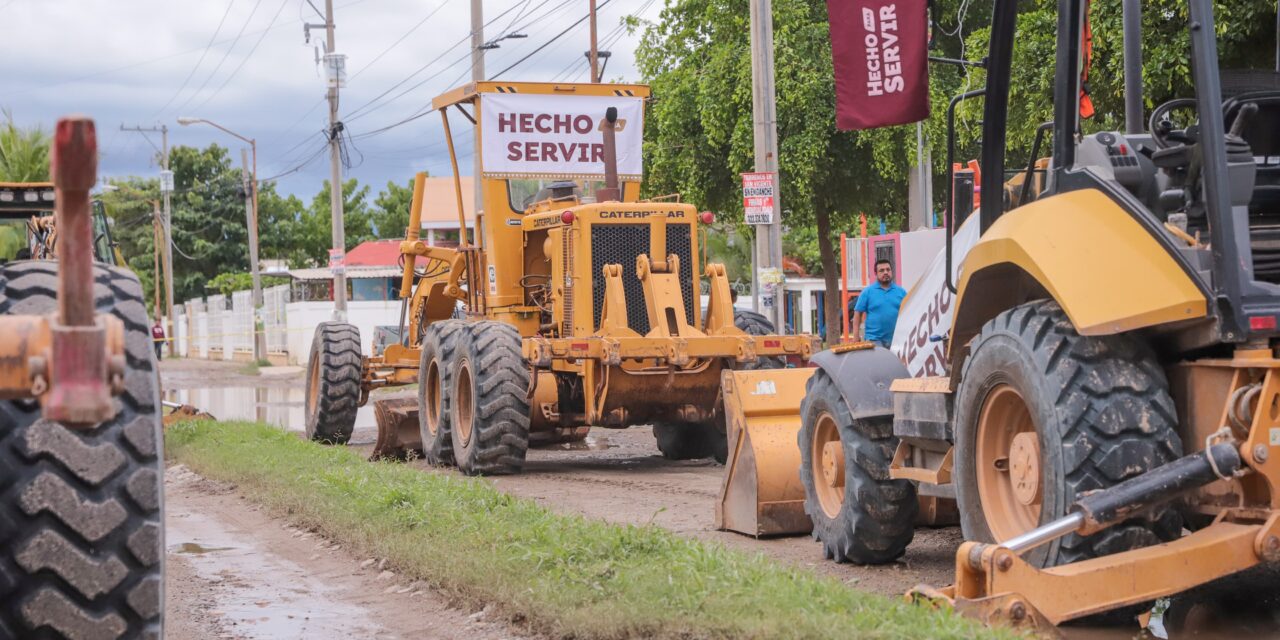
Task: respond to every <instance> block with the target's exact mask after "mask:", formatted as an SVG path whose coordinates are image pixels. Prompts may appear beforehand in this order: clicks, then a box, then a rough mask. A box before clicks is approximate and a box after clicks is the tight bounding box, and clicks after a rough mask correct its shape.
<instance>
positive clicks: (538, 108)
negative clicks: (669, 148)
mask: <svg viewBox="0 0 1280 640" xmlns="http://www.w3.org/2000/svg"><path fill="white" fill-rule="evenodd" d="M609 107H616V108H617V109H618V122H617V125H616V126H617V129H616V130H615V131H616V133H615V136H616V137H615V142H616V146H617V154H618V176H619V177H620V178H622V179H624V180H639V179H640V176H641V174H642V173H643V171H644V167H643V164H642V162H641V154H640V150H641V147H642V145H643V136H644V100H643V99H642V98H635V97H629V96H549V95H537V94H520V93H486V94H484V96H483V97H481V99H480V139H481V141H482V143H481V145H482V146H481V149H482V158H483V163H484V166H483V171H484V174H485V176H486V177H490V178H505V177H544V178H595V177H599V176H603V175H604V138H603V134H602V133H601V131H602V126H603V124H604V114H605V112H606V111H607V110H608V109H609Z"/></svg>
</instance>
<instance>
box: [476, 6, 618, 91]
mask: <svg viewBox="0 0 1280 640" xmlns="http://www.w3.org/2000/svg"><path fill="white" fill-rule="evenodd" d="M610 2H612V0H604V2H601V3H600V5H599V6H598V7H596V11H599V10H600V9H603V8H604V7H605V5H607V4H609V3H610ZM590 17H591V15H590V14H587V15H584V16H582V17H581V18H578V21H577V22H575V23H573V24H571V25H569V26H568V27H566V28H565V30H564V31H561V32H560V33H557V34H556V35H555V37H553V38H551V39H550V40H548V41H546V42H544V43H543V44H542V46H540V47H538V48H537V49H534V50H533V51H530V52H529V53H528V54H527V55H525V56H524V57H523V58H520V59H519V60H516V61H515V62H513V63H511V65H510V66H508V67H507V68H506V69H503V70H502V71H499V72H497V73H495V74H493V75H491V76H489V79H490V80H497V79H498V76H501V75H502V74H504V73H506V72H508V71H510V70H512V69H514V68H516V67H517V66H519V65H520V64H521V63H523V62H524V61H525V60H528V59H529V58H532V57H533V56H535V55H537V54H538V53H539V52H540V51H542V50H543V49H546V48H547V47H549V46H551V43H553V42H555V41H556V40H559V39H560V38H563V37H564V35H565V34H567V33H569V32H570V31H572V30H573V28H574V27H576V26H578V25H580V24H582V23H583V22H586V21H587V18H590Z"/></svg>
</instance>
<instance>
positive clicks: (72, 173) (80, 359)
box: [42, 116, 123, 425]
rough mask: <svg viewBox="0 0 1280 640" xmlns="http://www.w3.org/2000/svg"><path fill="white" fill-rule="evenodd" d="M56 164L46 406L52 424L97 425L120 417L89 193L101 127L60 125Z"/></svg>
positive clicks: (84, 122)
mask: <svg viewBox="0 0 1280 640" xmlns="http://www.w3.org/2000/svg"><path fill="white" fill-rule="evenodd" d="M50 164H51V167H50V169H51V173H52V174H53V186H54V189H55V190H56V193H55V196H54V219H55V220H56V223H57V228H58V235H59V242H58V260H59V265H58V318H57V319H56V320H54V321H53V322H51V323H50V324H51V334H52V335H51V339H50V349H49V351H50V358H49V362H48V363H47V371H48V378H49V391H48V393H47V394H46V395H45V396H44V397H43V398H42V406H43V410H44V417H45V418H48V419H50V420H57V421H59V422H64V423H67V424H71V425H91V424H96V423H98V422H102V421H104V420H107V419H109V418H110V417H111V416H113V415H114V414H115V405H114V403H113V401H112V399H111V386H110V384H109V383H108V381H109V379H110V376H111V375H113V373H112V372H109V366H108V365H109V362H108V361H109V358H108V354H107V330H106V321H105V320H104V321H103V322H102V323H99V322H98V321H97V319H96V318H95V317H94V315H95V314H94V311H95V307H94V299H93V226H92V225H93V222H92V218H91V216H90V213H89V208H90V203H89V190H90V189H92V188H93V184H94V182H95V181H96V180H97V173H98V142H97V137H96V135H95V132H94V126H93V120H90V119H89V118H86V117H83V116H73V117H69V118H62V119H61V120H59V121H58V127H57V130H56V132H55V134H54V139H53V149H52V154H51V158H50ZM118 359H122V356H121V357H120V358H118ZM121 364H122V363H119V362H116V363H115V365H116V366H114V367H110V368H113V369H119V368H121V367H120V365H121ZM122 373H123V372H121V371H116V372H114V374H116V375H119V374H122Z"/></svg>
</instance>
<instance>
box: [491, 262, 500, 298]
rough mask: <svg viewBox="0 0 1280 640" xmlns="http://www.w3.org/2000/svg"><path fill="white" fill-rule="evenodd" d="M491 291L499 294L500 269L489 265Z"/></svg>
mask: <svg viewBox="0 0 1280 640" xmlns="http://www.w3.org/2000/svg"><path fill="white" fill-rule="evenodd" d="M489 293H491V294H493V295H495V296H496V295H498V269H497V267H494V266H493V265H489Z"/></svg>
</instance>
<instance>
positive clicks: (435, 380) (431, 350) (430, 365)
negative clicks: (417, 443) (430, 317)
mask: <svg viewBox="0 0 1280 640" xmlns="http://www.w3.org/2000/svg"><path fill="white" fill-rule="evenodd" d="M466 331H467V323H466V322H464V321H462V320H444V321H441V322H433V323H431V324H430V325H429V326H428V327H427V330H426V333H425V335H424V336H423V341H422V365H421V367H420V368H419V369H418V429H419V430H420V431H421V432H422V455H423V458H425V459H426V461H427V463H428V464H432V465H436V466H447V465H452V464H453V438H452V436H451V431H450V426H449V425H450V423H451V416H450V403H449V400H450V398H451V397H452V393H450V392H449V389H451V388H452V384H451V383H452V378H450V377H449V363H451V362H453V359H454V358H455V357H457V353H458V346H459V344H460V343H461V340H462V334H463V333H465V332H466Z"/></svg>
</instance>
